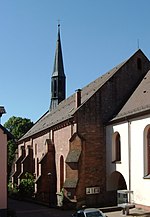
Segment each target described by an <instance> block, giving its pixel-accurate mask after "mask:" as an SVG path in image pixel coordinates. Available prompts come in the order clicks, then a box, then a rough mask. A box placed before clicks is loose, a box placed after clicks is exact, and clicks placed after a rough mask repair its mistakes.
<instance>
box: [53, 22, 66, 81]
mask: <svg viewBox="0 0 150 217" xmlns="http://www.w3.org/2000/svg"><path fill="white" fill-rule="evenodd" d="M52 76H53V77H57V76H60V77H61V76H62V77H65V73H64V65H63V56H62V48H61V40H60V25H58V37H57V44H56V51H55V60H54V68H53V73H52Z"/></svg>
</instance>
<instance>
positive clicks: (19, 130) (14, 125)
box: [4, 116, 33, 173]
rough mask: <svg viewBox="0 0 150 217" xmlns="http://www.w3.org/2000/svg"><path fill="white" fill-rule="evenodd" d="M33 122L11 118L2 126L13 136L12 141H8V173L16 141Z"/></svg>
mask: <svg viewBox="0 0 150 217" xmlns="http://www.w3.org/2000/svg"><path fill="white" fill-rule="evenodd" d="M32 126H33V122H31V120H30V119H27V118H21V117H15V116H13V117H11V118H9V120H8V121H7V122H6V123H5V124H4V127H5V128H7V130H8V131H9V132H10V133H11V134H12V135H13V136H14V139H12V140H9V141H8V173H10V170H11V166H12V163H13V160H14V156H15V151H16V148H17V140H18V139H19V138H21V137H22V136H23V135H24V134H25V133H26V132H27V131H28V130H29V129H30V128H31V127H32Z"/></svg>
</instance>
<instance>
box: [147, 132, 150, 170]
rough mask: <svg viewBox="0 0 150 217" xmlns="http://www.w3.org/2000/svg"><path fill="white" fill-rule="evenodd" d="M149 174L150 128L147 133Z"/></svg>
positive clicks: (148, 167) (148, 168)
mask: <svg viewBox="0 0 150 217" xmlns="http://www.w3.org/2000/svg"><path fill="white" fill-rule="evenodd" d="M147 173H148V174H150V128H149V129H148V132H147Z"/></svg>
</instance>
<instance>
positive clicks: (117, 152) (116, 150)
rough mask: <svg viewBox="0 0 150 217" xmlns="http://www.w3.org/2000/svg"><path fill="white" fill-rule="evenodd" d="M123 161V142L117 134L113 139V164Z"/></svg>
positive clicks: (116, 133)
mask: <svg viewBox="0 0 150 217" xmlns="http://www.w3.org/2000/svg"><path fill="white" fill-rule="evenodd" d="M120 161H121V141H120V134H119V133H118V132H115V133H114V134H113V138H112V162H120Z"/></svg>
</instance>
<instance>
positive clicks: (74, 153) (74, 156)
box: [66, 149, 81, 163]
mask: <svg viewBox="0 0 150 217" xmlns="http://www.w3.org/2000/svg"><path fill="white" fill-rule="evenodd" d="M80 154H81V150H80V149H75V150H70V151H69V153H68V156H67V158H66V163H77V162H78V161H79V158H80Z"/></svg>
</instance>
